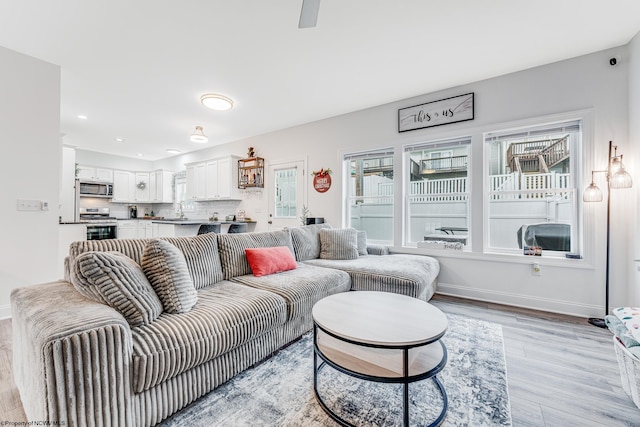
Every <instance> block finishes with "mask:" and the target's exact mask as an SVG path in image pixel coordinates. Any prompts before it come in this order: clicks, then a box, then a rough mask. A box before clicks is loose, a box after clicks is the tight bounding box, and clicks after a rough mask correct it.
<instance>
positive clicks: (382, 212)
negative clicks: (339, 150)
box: [344, 150, 394, 243]
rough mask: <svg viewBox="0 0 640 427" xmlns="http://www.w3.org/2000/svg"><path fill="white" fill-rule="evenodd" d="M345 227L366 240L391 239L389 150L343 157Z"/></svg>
mask: <svg viewBox="0 0 640 427" xmlns="http://www.w3.org/2000/svg"><path fill="white" fill-rule="evenodd" d="M344 171H345V172H346V179H345V182H347V187H346V193H347V194H346V207H347V209H346V210H347V212H346V219H347V226H348V227H353V228H356V229H358V230H364V231H366V232H367V239H368V240H371V241H376V242H381V243H392V242H393V176H394V171H393V150H383V151H370V152H365V153H355V154H349V155H345V156H344Z"/></svg>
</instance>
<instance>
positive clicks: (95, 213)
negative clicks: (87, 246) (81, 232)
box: [80, 208, 118, 240]
mask: <svg viewBox="0 0 640 427" xmlns="http://www.w3.org/2000/svg"><path fill="white" fill-rule="evenodd" d="M80 222H86V223H87V240H103V239H115V238H116V237H118V222H117V221H116V218H114V217H112V216H111V213H110V210H109V208H80Z"/></svg>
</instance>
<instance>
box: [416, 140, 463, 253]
mask: <svg viewBox="0 0 640 427" xmlns="http://www.w3.org/2000/svg"><path fill="white" fill-rule="evenodd" d="M470 144H471V139H470V138H461V139H455V140H447V141H436V142H430V143H423V144H417V145H411V146H407V147H405V150H404V151H405V156H404V158H405V160H404V163H405V174H406V178H407V179H406V181H405V182H406V183H407V184H406V188H405V194H406V197H405V203H406V205H405V213H406V220H405V244H406V245H411V246H415V245H417V246H419V247H421V246H425V247H433V248H438V247H439V246H438V245H441V244H442V243H441V242H450V243H461V244H463V245H467V244H468V236H469V182H468V177H469V171H468V169H469V164H470V161H469V146H470Z"/></svg>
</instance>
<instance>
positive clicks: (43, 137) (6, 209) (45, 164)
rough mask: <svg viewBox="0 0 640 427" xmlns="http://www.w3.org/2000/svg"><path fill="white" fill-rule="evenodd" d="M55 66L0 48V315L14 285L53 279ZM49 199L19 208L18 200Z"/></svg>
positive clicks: (57, 92)
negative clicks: (34, 207)
mask: <svg viewBox="0 0 640 427" xmlns="http://www.w3.org/2000/svg"><path fill="white" fill-rule="evenodd" d="M59 134H60V68H59V67H57V66H54V65H52V64H48V63H46V62H43V61H40V60H37V59H35V58H31V57H28V56H26V55H23V54H20V53H17V52H14V51H11V50H8V49H5V48H2V47H0V139H1V141H2V144H1V145H2V150H3V153H2V156H3V159H5V161H3V162H2V163H3V165H2V168H0V182H2V186H1V188H2V189H1V190H0V195H1V197H0V212H2V221H0V236H2V237H0V317H6V316H8V315H9V295H10V292H11V290H12V289H13V288H16V287H18V286H23V285H29V284H34V283H39V282H44V281H49V280H53V279H56V278H57V271H58V268H57V267H58V265H57V263H58V256H57V253H58V199H59V183H60V164H61V144H60V139H59ZM19 198H20V199H34V200H44V201H48V202H49V210H48V211H44V212H43V211H39V212H18V211H17V210H16V208H17V199H19Z"/></svg>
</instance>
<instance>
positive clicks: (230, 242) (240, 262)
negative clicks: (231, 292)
mask: <svg viewBox="0 0 640 427" xmlns="http://www.w3.org/2000/svg"><path fill="white" fill-rule="evenodd" d="M214 236H217V237H218V249H219V251H220V261H221V262H222V270H223V272H224V278H225V279H227V280H229V279H231V278H233V277H236V276H244V275H245V274H251V266H249V262H248V261H247V255H246V254H245V251H244V250H245V249H247V248H270V247H273V246H286V247H287V248H289V251H291V253H292V254H293V253H294V252H293V246H292V244H291V233H290V231H289V230H286V229H285V230H279V231H265V232H260V233H232V234H217V235H214Z"/></svg>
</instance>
